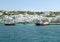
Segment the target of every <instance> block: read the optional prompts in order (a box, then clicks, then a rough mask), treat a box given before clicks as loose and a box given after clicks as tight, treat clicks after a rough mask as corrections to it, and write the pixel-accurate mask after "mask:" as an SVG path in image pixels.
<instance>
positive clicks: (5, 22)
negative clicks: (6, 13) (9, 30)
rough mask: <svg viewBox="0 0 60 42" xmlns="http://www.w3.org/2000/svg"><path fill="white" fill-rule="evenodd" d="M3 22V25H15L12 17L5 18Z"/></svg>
mask: <svg viewBox="0 0 60 42" xmlns="http://www.w3.org/2000/svg"><path fill="white" fill-rule="evenodd" d="M3 20H4V25H8V26H9V25H15V20H14V19H13V18H12V17H7V18H5V19H3Z"/></svg>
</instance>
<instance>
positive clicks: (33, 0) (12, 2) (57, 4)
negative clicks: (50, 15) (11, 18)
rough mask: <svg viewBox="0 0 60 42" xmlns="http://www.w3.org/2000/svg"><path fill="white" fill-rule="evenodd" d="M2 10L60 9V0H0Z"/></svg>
mask: <svg viewBox="0 0 60 42" xmlns="http://www.w3.org/2000/svg"><path fill="white" fill-rule="evenodd" d="M0 10H21V11H60V0H0Z"/></svg>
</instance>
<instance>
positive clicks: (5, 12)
mask: <svg viewBox="0 0 60 42" xmlns="http://www.w3.org/2000/svg"><path fill="white" fill-rule="evenodd" d="M0 12H1V13H3V15H18V14H25V13H27V14H38V15H39V14H44V13H45V12H31V11H4V10H0ZM48 12H49V11H48ZM49 14H50V16H52V14H55V15H60V12H52V11H50V13H49Z"/></svg>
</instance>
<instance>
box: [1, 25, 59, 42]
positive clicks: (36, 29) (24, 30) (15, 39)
mask: <svg viewBox="0 0 60 42" xmlns="http://www.w3.org/2000/svg"><path fill="white" fill-rule="evenodd" d="M0 42H60V25H48V26H36V25H35V24H16V25H14V26H5V25H4V24H0Z"/></svg>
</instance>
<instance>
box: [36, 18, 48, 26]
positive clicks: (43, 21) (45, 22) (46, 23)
mask: <svg viewBox="0 0 60 42" xmlns="http://www.w3.org/2000/svg"><path fill="white" fill-rule="evenodd" d="M35 24H36V25H37V26H40V25H41V26H47V25H48V24H49V21H47V20H45V19H44V20H38V22H36V23H35Z"/></svg>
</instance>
